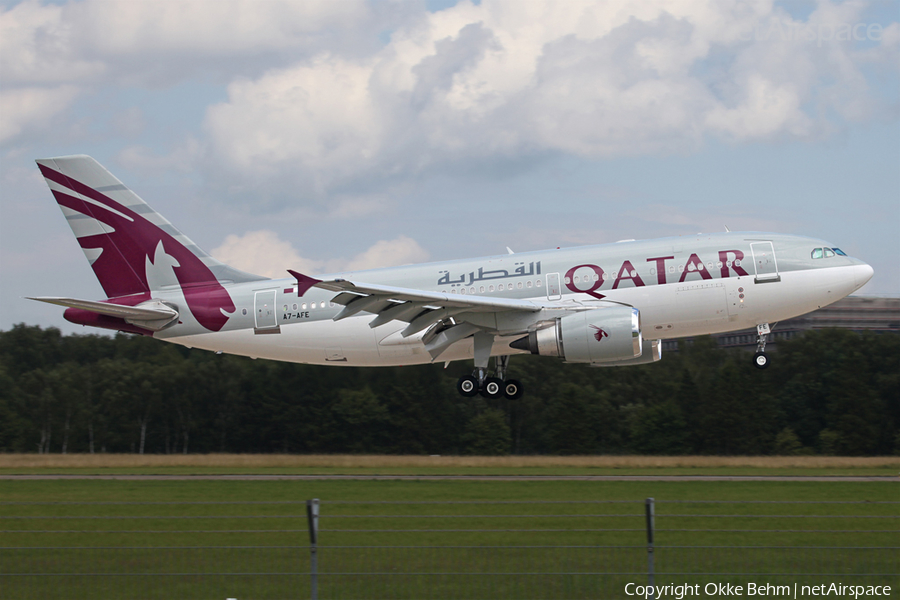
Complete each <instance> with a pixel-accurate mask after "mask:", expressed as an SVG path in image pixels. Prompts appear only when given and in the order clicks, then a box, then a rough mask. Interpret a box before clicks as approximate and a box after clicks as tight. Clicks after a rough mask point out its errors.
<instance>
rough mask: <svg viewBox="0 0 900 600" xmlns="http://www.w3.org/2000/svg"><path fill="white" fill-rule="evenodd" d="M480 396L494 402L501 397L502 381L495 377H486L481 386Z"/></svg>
mask: <svg viewBox="0 0 900 600" xmlns="http://www.w3.org/2000/svg"><path fill="white" fill-rule="evenodd" d="M481 395H482V396H484V397H485V398H489V399H491V400H494V399H495V398H499V397H500V396H502V395H503V380H502V379H498V378H496V377H488V378H487V379H485V380H484V383H483V384H482V385H481Z"/></svg>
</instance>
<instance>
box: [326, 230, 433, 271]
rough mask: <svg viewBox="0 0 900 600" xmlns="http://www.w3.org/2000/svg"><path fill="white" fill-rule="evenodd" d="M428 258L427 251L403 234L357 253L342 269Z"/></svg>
mask: <svg viewBox="0 0 900 600" xmlns="http://www.w3.org/2000/svg"><path fill="white" fill-rule="evenodd" d="M426 260H428V252H427V251H426V250H425V249H424V248H422V247H421V246H420V245H419V244H418V242H416V241H415V240H414V239H412V238H408V237H406V236H405V235H401V236H399V237H398V238H396V239H393V240H382V241H380V242H376V243H375V245H374V246H372V247H371V248H369V249H368V250H366V251H365V252H362V253H360V254H357V255H356V256H355V257H354V258H352V259H351V260H350V261H348V262H347V264H346V265H345V266H344V268H342V269H341V270H342V271H362V270H365V269H377V268H379V267H396V266H399V265H408V264H412V263H421V262H425V261H426Z"/></svg>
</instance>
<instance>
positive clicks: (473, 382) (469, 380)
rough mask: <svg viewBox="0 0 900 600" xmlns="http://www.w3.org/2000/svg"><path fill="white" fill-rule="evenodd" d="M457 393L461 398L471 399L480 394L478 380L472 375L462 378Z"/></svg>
mask: <svg viewBox="0 0 900 600" xmlns="http://www.w3.org/2000/svg"><path fill="white" fill-rule="evenodd" d="M456 391H458V392H459V393H460V395H461V396H465V397H466V398H471V397H472V396H474V395H475V394H477V393H478V380H477V379H475V378H474V377H472V376H471V375H466V376H464V377H460V378H459V381H457V382H456Z"/></svg>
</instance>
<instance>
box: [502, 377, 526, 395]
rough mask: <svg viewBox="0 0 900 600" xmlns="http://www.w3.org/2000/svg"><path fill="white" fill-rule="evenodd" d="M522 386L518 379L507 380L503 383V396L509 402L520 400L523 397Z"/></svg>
mask: <svg viewBox="0 0 900 600" xmlns="http://www.w3.org/2000/svg"><path fill="white" fill-rule="evenodd" d="M522 391H523V390H522V384H521V383H519V382H518V380H516V379H507V380H506V381H504V382H503V395H504V396H506V398H507V399H509V400H518V399H519V398H521V397H522Z"/></svg>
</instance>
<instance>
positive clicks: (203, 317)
mask: <svg viewBox="0 0 900 600" xmlns="http://www.w3.org/2000/svg"><path fill="white" fill-rule="evenodd" d="M36 162H37V165H38V167H39V169H40V171H41V174H42V175H43V176H44V179H45V180H46V182H47V185H48V186H49V187H50V191H51V192H52V194H53V196H54V197H55V199H56V201H57V203H58V204H59V206H60V208H61V209H62V212H63V214H64V215H65V217H66V220H67V221H68V223H69V226H70V227H71V229H72V232H73V233H74V234H75V236H76V238H77V239H78V242H79V244H80V246H81V248H82V250H83V251H84V254H85V256H86V257H87V259H88V262H89V263H90V265H91V267H92V268H93V270H94V274H95V275H96V277H97V278H98V280H99V281H100V285H101V287H102V288H103V291H104V292H105V293H106V296H107V297H106V298H105V299H102V300H97V301H94V300H81V299H76V298H66V297H37V298H30V299H33V300H38V301H41V302H48V303H50V304H56V305H60V306H64V307H66V311H65V313H64V317H65V319H66V320H68V321H70V322H72V323H77V324H81V325H87V326H92V327H99V328H104V329H112V330H117V331H124V332H130V333H136V334H141V335H146V336H152V337H154V338H157V339H161V340H164V341H167V342H174V343H177V344H182V345H184V346H187V347H189V348H201V349H205V350H211V351H214V352H217V353H228V354H237V355H242V356H249V357H253V358H265V359H272V360H280V361H288V362H297V363H308V364H316V365H337V366H403V365H415V364H425V363H432V362H435V361H440V362H444V363H446V364H449V363H450V362H451V361H458V360H470V359H471V360H473V361H474V369H473V371H472V374H471V375H465V376H463V377H461V378H460V379H459V380H458V381H457V384H456V387H457V390H458V391H459V393H460V394H461V395H463V396H466V397H472V396H475V395H477V394H481V395H482V396H485V397H487V398H492V399H496V398H500V397H506V398H509V399H517V398H519V397H521V396H522V393H523V389H522V385H521V383H520V382H519V381H518V380H516V379H513V378H508V377H507V376H508V369H509V359H510V356H512V355H516V354H536V355H540V356H552V357H557V358H559V359H562V360H563V361H565V362H568V363H587V364H590V365H593V366H602V367H613V366H628V365H640V364H648V363H653V362H656V361H658V360H660V359H661V357H662V340H666V339H673V338H680V337H688V336H697V335H703V334H714V333H722V332H727V331H737V330H742V329H748V328H756V330H757V351H756V353H755V354H754V357H753V364H754V365H755V366H756V367H757V368H759V369H765V368H766V367H768V366H769V363H770V359H769V356H768V355H767V354H766V352H765V347H766V340H767V337H768V335H770V333H771V328H772V327H773V326H774V324H775V323H776V322H777V321H781V320H784V319H789V318H791V317H796V316H798V315H802V314H804V313H807V312H810V311H813V310H815V309H817V308H821V307H823V306H826V305H828V304H831V303H833V302H835V301H837V300H840V299H841V298H843V297H845V296H847V295H848V294H850V293H852V292H854V291H856V290H858V289H859V288H860V287H862V286H863V285H864V284H865V283H866V282H867V281H869V279H871V277H872V275H873V269H872V267H870V266H869V265H868V264H866V263H865V262H863V261H861V260H858V259H856V258H852V257H850V256H847V255H846V254H845V253H844V252H843V251H841V250H840V249H839V248H837V247H835V246H834V245H833V244H830V243H828V242H825V241H822V240H817V239H813V238H809V237H801V236H795V235H784V234H778V233H757V232H730V231H727V228H726V232H724V233H714V234H697V235H691V236H679V237H668V238H662V239H654V240H640V241H638V240H623V241H621V242H616V243H608V244H600V245H593V246H583V247H577V248H565V249H562V248H556V249H550V250H542V251H533V252H521V253H513V251H512V250H509V249H507V250H508V253H507V254H501V255H497V256H487V257H483V258H473V259H462V260H452V261H446V262H436V263H426V264H418V265H410V266H402V267H390V268H381V269H372V270H365V271H355V272H344V273H331V274H326V275H320V276H318V277H312V276H311V275H309V274H305V273H299V272H297V271H294V270H291V269H288V270H287V271H286V272H287V274H289V275H290V277H285V278H283V279H270V278H268V277H262V276H259V275H253V274H251V273H245V272H243V271H240V270H238V269H235V268H233V267H230V266H228V265H226V264H224V263H222V262H220V261H218V260H216V259H215V258H213V257H212V256H210V255H209V254H207V253H206V252H204V251H203V250H201V249H200V248H199V247H198V246H197V245H196V244H195V243H194V242H192V241H191V240H190V239H189V238H187V237H186V236H185V235H184V234H183V233H181V232H180V231H179V230H178V229H176V228H175V227H174V226H173V225H172V224H171V223H170V222H169V221H167V220H166V219H165V218H164V217H162V216H161V215H160V214H159V213H157V212H156V211H154V210H153V209H152V208H150V206H149V205H148V204H147V203H146V202H144V201H143V200H142V199H141V198H140V197H138V196H137V194H135V193H134V192H133V191H131V190H130V189H129V188H127V187H126V186H125V185H124V184H122V182H121V181H119V180H118V179H117V178H116V177H115V176H113V175H112V174H111V173H110V172H109V171H107V170H106V169H105V168H104V167H103V166H102V165H100V163H98V162H97V161H96V160H94V159H93V158H91V157H89V156H85V155H77V156H63V157H57V158H48V159H39V160H37V161H36ZM276 259H277V257H273V260H276ZM491 357H494V368H493V369H492V370H489V365H490V359H491Z"/></svg>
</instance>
